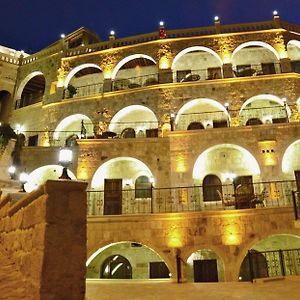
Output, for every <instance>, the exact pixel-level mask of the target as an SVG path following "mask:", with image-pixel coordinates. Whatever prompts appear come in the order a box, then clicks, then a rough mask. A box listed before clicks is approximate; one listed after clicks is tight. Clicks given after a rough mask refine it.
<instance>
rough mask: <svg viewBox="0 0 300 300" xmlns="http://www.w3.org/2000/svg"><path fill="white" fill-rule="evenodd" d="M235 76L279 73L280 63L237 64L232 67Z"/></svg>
mask: <svg viewBox="0 0 300 300" xmlns="http://www.w3.org/2000/svg"><path fill="white" fill-rule="evenodd" d="M233 73H234V75H235V76H236V77H246V76H260V75H270V74H278V73H281V67H280V63H278V62H274V63H263V62H262V63H260V64H251V65H237V66H234V67H233Z"/></svg>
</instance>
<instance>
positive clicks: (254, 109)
mask: <svg viewBox="0 0 300 300" xmlns="http://www.w3.org/2000/svg"><path fill="white" fill-rule="evenodd" d="M239 114H240V125H247V122H248V125H254V122H253V124H249V120H251V119H258V120H259V121H260V123H261V124H262V123H263V124H269V123H286V122H288V120H289V117H290V115H291V110H290V108H289V106H288V105H287V103H286V100H283V99H280V98H279V97H277V96H274V95H270V94H262V95H257V96H254V97H251V98H249V99H248V100H246V101H245V102H244V103H243V105H242V107H241V109H240V113H239ZM256 124H259V122H256Z"/></svg>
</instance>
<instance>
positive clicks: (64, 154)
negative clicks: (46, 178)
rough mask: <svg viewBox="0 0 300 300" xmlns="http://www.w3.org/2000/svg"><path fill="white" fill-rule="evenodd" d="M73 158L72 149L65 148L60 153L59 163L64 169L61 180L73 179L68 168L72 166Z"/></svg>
mask: <svg viewBox="0 0 300 300" xmlns="http://www.w3.org/2000/svg"><path fill="white" fill-rule="evenodd" d="M72 157H73V152H72V150H70V149H67V148H63V149H61V150H60V151H59V158H58V160H59V163H60V164H61V165H62V167H63V171H62V174H61V176H60V177H59V179H69V180H71V177H70V176H69V175H68V166H69V165H70V163H71V161H72Z"/></svg>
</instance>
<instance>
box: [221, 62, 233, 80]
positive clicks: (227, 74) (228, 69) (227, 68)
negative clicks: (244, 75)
mask: <svg viewBox="0 0 300 300" xmlns="http://www.w3.org/2000/svg"><path fill="white" fill-rule="evenodd" d="M223 77H224V78H232V77H234V76H233V70H232V64H224V65H223Z"/></svg>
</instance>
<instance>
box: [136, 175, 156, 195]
mask: <svg viewBox="0 0 300 300" xmlns="http://www.w3.org/2000/svg"><path fill="white" fill-rule="evenodd" d="M151 196H152V186H151V182H150V179H149V178H148V177H147V176H140V177H138V178H137V179H136V181H135V198H142V199H144V198H151Z"/></svg>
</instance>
